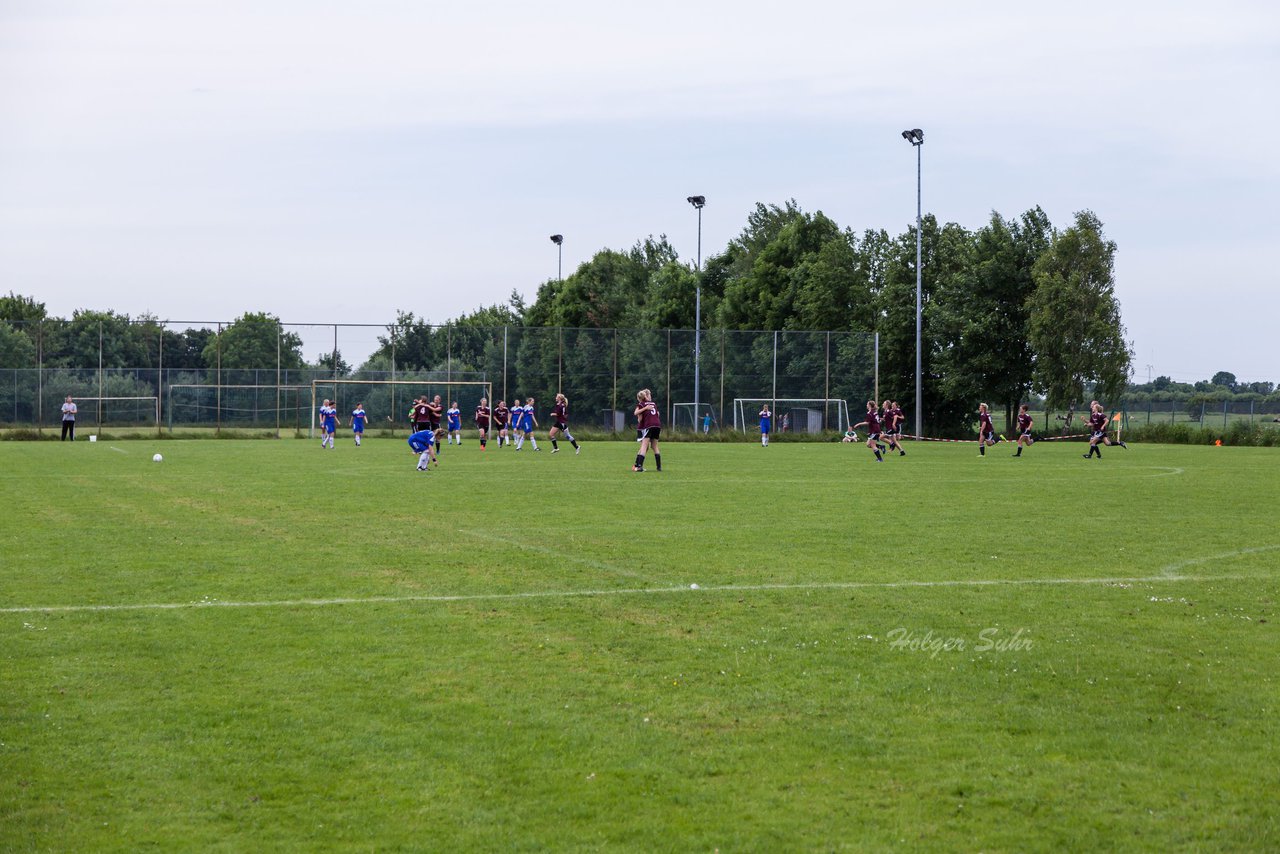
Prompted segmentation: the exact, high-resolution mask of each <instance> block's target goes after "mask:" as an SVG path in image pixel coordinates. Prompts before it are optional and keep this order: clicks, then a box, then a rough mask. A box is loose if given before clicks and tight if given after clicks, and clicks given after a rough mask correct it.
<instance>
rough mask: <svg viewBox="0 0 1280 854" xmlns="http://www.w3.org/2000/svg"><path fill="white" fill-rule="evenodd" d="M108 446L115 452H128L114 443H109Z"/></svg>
mask: <svg viewBox="0 0 1280 854" xmlns="http://www.w3.org/2000/svg"><path fill="white" fill-rule="evenodd" d="M109 447H110V448H111V450H113V451H115V452H116V453H117V454H127V453H129V452H128V451H126V450H124V449H123V448H117V447H116V446H115V445H110V446H109Z"/></svg>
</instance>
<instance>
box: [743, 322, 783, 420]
mask: <svg viewBox="0 0 1280 854" xmlns="http://www.w3.org/2000/svg"><path fill="white" fill-rule="evenodd" d="M769 404H770V406H771V407H773V408H777V406H778V330H776V329H775V330H773V386H772V387H771V388H770V390H769ZM743 420H744V421H745V420H746V416H745V414H744V415H743Z"/></svg>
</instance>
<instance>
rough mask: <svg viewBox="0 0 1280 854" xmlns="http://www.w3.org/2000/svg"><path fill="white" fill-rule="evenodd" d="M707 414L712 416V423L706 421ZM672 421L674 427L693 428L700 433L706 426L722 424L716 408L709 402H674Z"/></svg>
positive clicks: (679, 428)
mask: <svg viewBox="0 0 1280 854" xmlns="http://www.w3.org/2000/svg"><path fill="white" fill-rule="evenodd" d="M707 416H711V422H710V424H707V423H706V419H707ZM671 422H672V427H674V428H675V429H677V430H693V431H694V432H698V433H700V432H702V430H703V429H704V427H705V428H706V429H710V428H712V427H719V426H720V424H719V422H718V421H717V420H716V413H715V410H714V409H713V408H712V407H711V404H709V403H673V404H671Z"/></svg>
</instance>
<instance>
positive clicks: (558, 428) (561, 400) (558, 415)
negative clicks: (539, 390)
mask: <svg viewBox="0 0 1280 854" xmlns="http://www.w3.org/2000/svg"><path fill="white" fill-rule="evenodd" d="M557 433H563V434H564V437H565V438H566V439H568V440H569V443H570V444H571V445H573V453H574V454H575V455H576V454H580V453H582V448H581V447H579V445H578V440H577V439H575V438H573V434H572V433H570V432H569V398H567V397H565V396H564V395H563V394H557V395H556V404H555V406H553V407H551V429H550V430H548V431H547V438H549V439H550V440H551V453H553V454H558V453H560V443H559V442H557V441H556V434H557Z"/></svg>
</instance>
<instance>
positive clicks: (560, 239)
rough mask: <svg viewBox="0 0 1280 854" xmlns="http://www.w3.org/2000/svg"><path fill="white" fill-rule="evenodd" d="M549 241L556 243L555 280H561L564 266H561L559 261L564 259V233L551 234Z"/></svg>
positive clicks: (562, 279)
mask: <svg viewBox="0 0 1280 854" xmlns="http://www.w3.org/2000/svg"><path fill="white" fill-rule="evenodd" d="M551 242H552V243H554V244H555V245H556V281H557V282H563V281H564V275H563V269H564V268H563V267H562V266H561V263H560V262H561V261H563V260H564V235H563V234H553V235H551Z"/></svg>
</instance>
